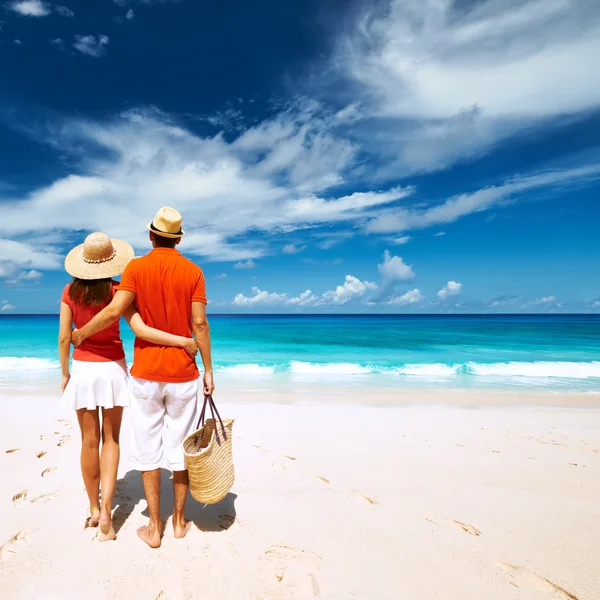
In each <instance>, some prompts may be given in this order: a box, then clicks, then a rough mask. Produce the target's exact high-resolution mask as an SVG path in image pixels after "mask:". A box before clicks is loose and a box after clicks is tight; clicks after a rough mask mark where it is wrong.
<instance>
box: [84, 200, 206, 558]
mask: <svg viewBox="0 0 600 600" xmlns="http://www.w3.org/2000/svg"><path fill="white" fill-rule="evenodd" d="M148 229H149V230H150V241H151V242H152V246H153V250H152V251H151V252H150V253H149V254H147V255H145V256H143V257H141V258H137V259H134V260H132V261H131V262H130V263H129V264H128V265H127V267H126V269H125V272H124V273H123V276H122V277H121V283H120V285H119V288H118V290H117V292H116V293H115V296H114V299H113V300H112V302H111V303H110V304H109V305H108V306H107V307H106V308H105V309H104V310H102V311H101V312H99V313H98V314H97V315H96V316H95V317H94V318H93V319H92V320H91V321H90V322H89V323H88V324H87V325H86V326H85V327H82V328H81V329H80V330H78V331H75V332H74V333H73V344H74V345H75V346H78V345H79V344H81V342H83V340H85V339H86V338H88V337H90V336H91V335H93V334H94V333H97V332H98V331H102V330H103V329H105V328H106V327H108V326H109V325H111V324H112V323H114V322H115V321H116V320H117V319H119V318H120V317H121V316H122V315H123V313H124V312H125V311H126V310H127V308H128V307H129V306H130V305H131V303H132V302H135V303H136V305H137V309H138V311H139V313H140V315H141V317H142V319H143V320H144V322H145V323H146V324H147V325H150V326H151V327H155V328H157V329H160V330H162V331H167V332H169V333H173V334H176V335H181V336H187V337H191V334H192V330H193V333H194V337H195V339H196V344H197V346H198V349H199V350H200V355H201V356H202V362H203V364H204V393H205V394H212V393H213V390H214V383H213V374H212V363H211V350H210V331H209V326H208V321H207V318H206V291H205V282H204V275H203V273H202V270H201V269H200V267H198V266H197V265H195V264H194V263H192V262H191V261H190V260H188V259H187V258H185V257H183V256H182V255H181V254H180V253H179V251H178V250H177V249H176V246H177V245H178V244H179V242H180V241H181V238H182V236H183V235H184V232H183V230H182V229H181V215H180V214H179V213H178V212H177V211H176V210H174V209H172V208H169V207H163V208H161V209H160V210H159V211H158V213H157V214H156V216H155V217H154V220H153V221H152V223H151V224H150V225H148ZM198 379H199V373H198V367H197V366H196V361H195V359H194V358H192V357H190V356H189V354H187V352H186V351H185V350H184V349H182V348H176V347H166V346H155V345H153V344H150V343H148V342H144V341H142V340H140V339H138V338H136V340H135V345H134V358H133V368H132V370H131V392H132V394H131V396H132V397H131V409H130V412H131V415H132V456H131V462H132V465H133V467H134V468H135V469H136V470H138V471H141V473H142V481H143V483H144V492H145V494H146V500H147V501H148V511H149V513H150V522H149V523H148V525H147V526H145V527H141V528H140V529H138V535H139V537H140V538H141V539H142V540H144V541H145V542H146V543H147V544H148V545H149V546H150V547H151V548H158V547H159V546H160V543H161V533H162V526H161V521H160V465H161V461H162V459H163V455H164V456H165V457H166V461H167V464H168V466H169V468H170V470H171V471H172V472H173V489H174V496H175V506H174V510H173V530H174V534H175V537H176V538H182V537H184V536H185V535H186V533H187V532H188V530H189V528H190V523H187V522H186V521H185V518H184V512H185V502H186V498H187V492H188V485H189V481H188V473H187V470H186V469H185V463H184V456H183V450H182V442H183V440H184V439H185V438H186V437H187V436H188V435H189V434H190V433H191V432H192V431H193V430H194V427H195V425H196V420H197V394H198ZM163 437H164V442H163Z"/></svg>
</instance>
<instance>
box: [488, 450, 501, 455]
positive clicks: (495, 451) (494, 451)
mask: <svg viewBox="0 0 600 600" xmlns="http://www.w3.org/2000/svg"><path fill="white" fill-rule="evenodd" d="M488 452H490V453H491V454H500V450H488Z"/></svg>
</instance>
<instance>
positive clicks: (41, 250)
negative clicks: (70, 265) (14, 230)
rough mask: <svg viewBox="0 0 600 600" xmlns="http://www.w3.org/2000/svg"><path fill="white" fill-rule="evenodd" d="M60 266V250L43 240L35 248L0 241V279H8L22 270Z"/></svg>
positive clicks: (28, 244) (8, 241) (19, 243)
mask: <svg viewBox="0 0 600 600" xmlns="http://www.w3.org/2000/svg"><path fill="white" fill-rule="evenodd" d="M61 266H62V255H61V253H60V250H58V249H57V248H56V247H55V246H54V245H52V244H51V243H47V242H46V241H45V240H44V239H41V240H40V241H39V243H38V245H37V246H33V245H32V244H30V243H27V242H19V241H16V240H7V239H0V277H10V276H12V275H14V273H15V272H16V271H18V270H19V269H23V268H33V267H35V268H37V269H58V268H60V267H61Z"/></svg>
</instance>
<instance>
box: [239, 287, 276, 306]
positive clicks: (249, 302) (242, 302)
mask: <svg viewBox="0 0 600 600" xmlns="http://www.w3.org/2000/svg"><path fill="white" fill-rule="evenodd" d="M285 299H286V294H277V293H275V292H273V293H269V292H267V291H264V290H260V289H258V288H257V287H253V288H252V296H244V294H237V295H236V297H235V298H234V299H233V304H234V305H235V306H259V305H274V304H282V303H283V302H284V301H285Z"/></svg>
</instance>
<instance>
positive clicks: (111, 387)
mask: <svg viewBox="0 0 600 600" xmlns="http://www.w3.org/2000/svg"><path fill="white" fill-rule="evenodd" d="M129 404H130V401H129V373H128V372H127V363H126V362H125V359H122V360H116V361H109V362H90V361H86V360H74V361H73V363H72V365H71V379H70V380H69V383H68V384H67V387H66V388H65V391H64V393H63V396H62V400H61V403H60V405H61V407H62V408H69V409H75V410H79V409H81V408H86V409H87V410H96V408H98V407H99V406H101V407H103V408H114V407H115V406H129Z"/></svg>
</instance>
